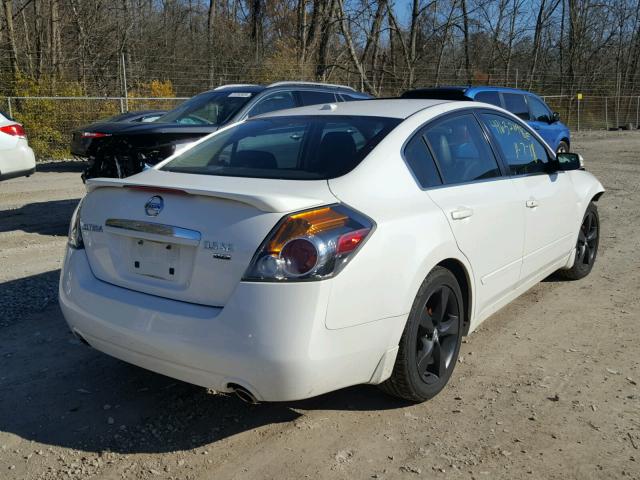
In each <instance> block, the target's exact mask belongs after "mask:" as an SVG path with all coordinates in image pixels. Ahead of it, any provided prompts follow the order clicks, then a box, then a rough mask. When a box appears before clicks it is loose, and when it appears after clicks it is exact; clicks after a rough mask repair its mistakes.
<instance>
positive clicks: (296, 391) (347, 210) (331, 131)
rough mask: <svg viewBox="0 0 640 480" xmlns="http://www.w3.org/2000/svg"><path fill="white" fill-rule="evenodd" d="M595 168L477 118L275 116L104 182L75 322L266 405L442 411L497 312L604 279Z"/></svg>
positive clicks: (82, 259)
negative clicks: (377, 391)
mask: <svg viewBox="0 0 640 480" xmlns="http://www.w3.org/2000/svg"><path fill="white" fill-rule="evenodd" d="M580 160H581V159H580V157H579V156H578V155H577V154H568V153H567V154H561V155H558V157H556V156H555V153H554V152H553V151H552V150H551V149H550V148H549V147H548V146H547V145H546V144H545V143H544V142H543V141H542V140H541V139H540V137H539V136H538V135H537V134H536V133H535V132H534V131H532V130H531V129H530V128H529V127H528V126H527V125H526V124H524V123H523V122H522V121H520V120H519V119H518V118H517V117H515V116H513V115H511V114H510V113H508V112H506V111H504V110H502V109H500V108H498V107H493V106H490V105H485V104H480V103H474V102H448V101H438V100H370V101H360V102H352V103H340V104H327V105H318V106H310V107H304V108H299V109H293V110H286V111H280V112H277V113H273V114H268V115H266V116H262V117H256V118H255V119H251V120H248V121H246V122H244V123H238V124H234V125H231V126H229V127H227V128H225V129H223V130H220V131H219V132H216V133H214V134H212V135H210V136H208V137H206V138H204V139H202V140H200V141H199V142H198V143H196V144H195V145H194V146H192V147H191V148H189V149H188V150H186V151H184V152H182V153H180V154H177V155H174V156H172V157H170V158H168V159H167V160H166V161H164V162H162V163H160V164H158V165H157V166H156V167H154V168H153V169H150V170H147V171H145V172H142V173H140V174H137V175H135V176H132V177H129V178H126V179H94V180H91V181H89V182H87V190H88V193H87V195H86V196H85V198H84V200H83V201H82V203H81V205H80V206H79V207H78V209H77V210H76V212H75V214H74V217H73V219H72V223H71V227H70V233H69V247H68V249H67V253H66V258H65V261H64V267H63V269H62V274H61V281H60V292H59V294H60V306H61V308H62V311H63V313H64V315H65V318H66V320H67V322H68V323H69V326H70V328H71V330H72V331H73V332H74V333H75V334H76V335H78V336H79V337H80V338H81V339H83V340H84V341H86V342H87V343H88V344H90V345H91V346H93V347H95V348H96V349H98V350H100V351H102V352H105V353H107V354H109V355H112V356H114V357H117V358H119V359H122V360H124V361H126V362H130V363H133V364H135V365H139V366H141V367H144V368H147V369H149V370H153V371H156V372H159V373H162V374H165V375H168V376H171V377H175V378H178V379H181V380H184V381H187V382H191V383H193V384H197V385H202V386H205V387H208V388H212V389H214V390H217V391H221V392H231V391H235V392H237V393H238V394H239V395H240V396H241V397H243V398H244V399H248V400H251V401H279V400H294V399H302V398H307V397H312V396H315V395H319V394H321V393H324V392H329V391H332V390H336V389H339V388H342V387H346V386H349V385H355V384H362V383H370V384H381V385H382V386H383V388H384V389H385V390H386V391H388V392H390V393H392V394H395V395H397V396H400V397H404V398H407V399H410V400H413V401H422V400H425V399H428V398H430V397H432V396H434V395H435V394H436V393H438V392H439V391H440V390H441V389H442V388H443V387H444V385H445V384H446V383H447V381H448V379H449V377H450V376H451V373H452V371H453V369H454V366H455V364H456V359H457V356H458V351H459V348H460V343H461V338H462V337H463V336H464V335H467V334H468V333H469V332H471V331H473V329H474V328H476V327H477V326H478V325H479V324H480V323H481V322H482V321H483V320H485V319H486V318H487V317H488V316H489V315H491V314H492V313H493V312H495V311H496V310H498V309H499V308H500V307H502V306H504V305H505V304H507V303H508V302H510V301H511V300H513V299H514V298H516V297H517V296H518V295H520V294H522V293H523V292H525V291H526V290H527V289H528V288H530V287H532V286H533V285H535V284H536V283H537V282H539V281H540V280H542V279H543V278H545V277H546V276H548V275H549V274H551V273H553V272H554V271H556V270H562V271H563V272H564V275H565V276H567V277H569V278H581V277H583V276H585V275H587V274H588V273H589V271H590V270H591V268H592V266H593V264H594V261H595V258H596V253H597V249H598V234H599V221H598V213H597V209H596V206H595V203H594V202H595V201H596V200H598V198H599V197H600V195H602V193H603V191H604V189H603V187H602V185H601V184H600V183H599V182H598V180H597V179H596V178H595V177H594V176H593V175H591V174H590V173H588V172H586V171H584V170H583V169H581V162H580Z"/></svg>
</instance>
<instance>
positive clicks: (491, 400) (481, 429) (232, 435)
mask: <svg viewBox="0 0 640 480" xmlns="http://www.w3.org/2000/svg"><path fill="white" fill-rule="evenodd" d="M574 150H576V151H580V152H581V153H583V155H584V156H585V159H586V161H587V168H588V169H589V170H591V171H592V172H594V173H595V174H596V175H597V176H598V177H599V178H600V179H601V181H602V182H603V183H604V185H605V187H606V188H607V193H606V194H605V195H604V197H603V198H602V199H601V201H600V202H599V209H600V215H601V220H602V229H603V232H602V239H601V247H600V248H601V250H600V256H599V262H598V263H597V265H596V267H595V269H594V271H593V272H592V274H591V275H590V276H589V277H588V278H586V279H584V280H582V281H579V282H562V281H560V280H558V279H556V278H554V277H551V278H549V279H547V280H546V281H544V282H542V283H540V284H539V285H537V286H536V287H535V288H533V289H532V290H530V291H529V292H528V293H526V294H525V295H523V296H522V297H520V298H519V299H518V300H516V301H515V302H513V303H512V304H511V305H509V306H507V307H505V308H504V309H502V310H501V311H500V312H498V313H497V314H495V315H494V316H493V317H492V318H490V319H489V320H487V321H486V322H485V323H484V324H483V325H482V327H481V328H480V330H478V331H476V332H475V333H474V334H472V335H471V336H470V337H468V338H467V339H466V340H465V343H464V344H463V346H462V351H461V358H460V363H459V364H458V366H457V367H456V371H455V372H454V375H453V377H452V380H451V382H450V385H449V386H448V388H447V389H446V390H445V391H443V392H442V393H441V394H440V395H439V396H438V397H436V398H435V399H433V400H431V401H430V402H427V403H424V404H421V405H410V404H406V403H402V402H398V401H396V400H394V399H391V398H388V397H386V396H384V395H383V394H382V393H380V392H379V391H378V390H377V389H376V388H374V387H370V386H361V387H354V388H349V389H345V390H342V391H339V392H335V393H332V394H327V395H323V396H321V397H318V398H314V399H311V400H307V401H302V402H292V403H284V404H280V403H279V404H263V405H257V406H251V405H245V404H243V403H241V402H240V401H239V400H237V399H235V398H234V397H226V396H220V395H213V394H211V393H208V392H206V391H205V390H204V389H201V388H198V387H194V386H191V385H188V384H184V383H182V382H178V381H175V380H172V379H170V378H166V377H163V376H160V375H157V374H154V373H151V372H147V371H145V370H142V369H139V368H137V367H134V366H130V365H127V364H125V363H123V362H120V361H118V360H115V359H112V358H109V357H107V356H105V355H103V354H100V353H99V352H96V351H94V350H91V349H89V348H87V347H85V346H83V345H81V344H79V342H77V341H76V340H75V339H74V338H73V337H72V336H71V334H70V333H69V331H68V329H67V327H66V325H65V323H64V320H63V318H62V316H61V314H60V311H59V309H58V306H57V304H56V288H57V281H58V274H59V268H60V263H61V259H62V255H63V251H64V245H65V240H66V231H67V223H68V220H69V217H70V215H71V212H72V211H73V208H74V206H75V204H76V203H77V201H78V199H79V198H80V196H81V195H82V193H83V190H84V189H83V186H82V183H81V182H80V179H79V169H78V166H77V164H74V163H68V164H67V163H62V164H55V165H48V166H45V167H44V168H43V169H42V170H43V171H41V172H39V173H37V174H35V175H34V176H33V177H31V178H24V179H14V180H10V181H7V182H3V183H1V184H0V262H1V263H0V265H1V266H2V268H0V479H3V480H4V479H7V480H13V479H16V480H17V479H85V478H104V479H114V480H115V479H121V478H135V479H147V478H154V479H155V478H159V479H203V480H204V479H211V478H220V479H227V478H238V479H249V478H256V479H262V478H273V479H285V478H286V479H288V478H295V479H300V478H332V479H333V478H344V479H352V478H407V479H411V478H436V479H440V478H442V479H450V478H451V479H453V478H468V479H471V478H476V479H484V478H486V479H494V478H505V479H511V478H536V479H537V478H544V479H555V478H557V479H562V480H566V479H570V478H576V479H585V478H587V479H589V478H602V479H610V478H635V479H639V478H640V450H639V449H640V391H639V387H638V382H639V381H640V346H639V343H638V338H640V322H639V320H640V293H639V291H640V262H639V260H638V255H637V252H638V250H639V249H640V218H639V215H638V213H637V212H638V204H639V203H640V191H639V185H640V158H639V155H638V150H640V132H600V133H592V134H582V135H577V136H576V138H575V141H574Z"/></svg>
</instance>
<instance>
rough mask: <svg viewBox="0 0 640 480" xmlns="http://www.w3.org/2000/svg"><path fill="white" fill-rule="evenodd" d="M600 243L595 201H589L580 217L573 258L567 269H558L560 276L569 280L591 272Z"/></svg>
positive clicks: (578, 278) (598, 218) (598, 219)
mask: <svg viewBox="0 0 640 480" xmlns="http://www.w3.org/2000/svg"><path fill="white" fill-rule="evenodd" d="M599 244H600V217H599V216H598V208H597V207H596V205H595V203H593V202H591V203H590V204H589V206H588V207H587V211H586V212H585V214H584V217H583V218H582V223H581V224H580V230H578V240H577V242H576V252H575V260H574V262H573V265H572V266H571V268H569V269H564V270H559V271H558V273H559V274H560V276H562V277H564V278H566V279H569V280H580V279H581V278H584V277H586V276H587V275H589V273H590V272H591V269H592V268H593V265H594V264H595V262H596V258H597V256H598V246H599Z"/></svg>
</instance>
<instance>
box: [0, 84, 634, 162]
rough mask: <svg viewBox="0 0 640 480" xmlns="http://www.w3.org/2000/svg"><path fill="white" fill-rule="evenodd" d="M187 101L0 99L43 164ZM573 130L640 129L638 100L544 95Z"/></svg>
mask: <svg viewBox="0 0 640 480" xmlns="http://www.w3.org/2000/svg"><path fill="white" fill-rule="evenodd" d="M186 98H187V97H176V98H173V97H171V98H136V97H133V98H132V97H128V98H126V97H0V111H3V112H5V113H7V114H9V115H10V116H11V117H13V118H15V119H16V120H17V121H19V122H21V123H23V124H24V126H25V128H26V129H27V134H28V136H29V143H30V145H31V146H32V148H33V149H34V150H35V152H36V154H37V157H38V159H39V160H48V159H65V158H69V157H70V153H69V145H70V141H71V133H72V132H73V130H75V129H77V128H79V127H81V126H83V125H86V124H89V123H92V122H96V121H99V120H103V119H107V118H109V117H112V116H114V115H116V114H118V113H123V112H126V111H136V110H170V109H172V108H175V107H176V106H177V105H179V104H180V103H181V102H182V101H184V100H185V99H186ZM543 98H544V100H545V101H546V102H547V104H548V105H549V107H550V108H551V109H552V110H554V111H556V112H558V113H560V116H561V119H562V121H563V122H565V123H566V124H567V125H569V127H570V128H571V130H572V131H584V130H609V129H619V128H621V129H637V128H640V96H620V97H616V96H590V95H586V96H584V97H583V98H582V99H581V100H578V98H577V96H573V95H571V96H569V95H551V96H543Z"/></svg>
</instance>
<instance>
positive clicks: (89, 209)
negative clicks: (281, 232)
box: [81, 170, 337, 306]
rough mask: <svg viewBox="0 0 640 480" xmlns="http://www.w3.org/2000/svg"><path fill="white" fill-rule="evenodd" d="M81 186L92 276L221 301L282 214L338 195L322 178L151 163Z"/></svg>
mask: <svg viewBox="0 0 640 480" xmlns="http://www.w3.org/2000/svg"><path fill="white" fill-rule="evenodd" d="M167 185H170V187H167ZM87 190H88V192H89V193H88V195H87V197H86V198H85V200H84V201H83V205H82V212H81V221H82V233H83V239H84V243H85V248H86V251H87V256H88V258H89V263H90V265H91V269H92V271H93V273H94V274H95V276H96V277H97V278H99V279H100V280H103V281H105V282H109V283H112V284H114V285H118V286H121V287H125V288H129V289H132V290H137V291H141V292H145V293H149V294H152V295H158V296H161V297H166V298H172V299H175V300H181V301H186V302H192V303H198V304H204V305H213V306H224V305H225V303H226V301H227V300H228V298H229V297H230V296H231V294H232V293H233V290H234V289H235V287H236V285H237V284H238V283H239V282H240V281H241V279H242V275H243V274H244V272H245V271H246V269H247V267H248V266H249V263H250V261H251V259H252V257H253V255H254V253H255V252H256V250H257V249H258V247H259V246H260V244H261V243H262V241H263V240H264V238H265V237H266V236H267V234H268V233H269V232H270V231H271V229H272V228H273V227H274V226H275V225H276V223H277V222H278V221H279V220H280V219H281V218H282V217H283V215H284V214H285V213H287V212H291V211H297V210H302V209H306V208H311V207H314V206H318V205H325V204H331V203H335V202H336V201H337V200H336V198H335V197H334V196H333V195H332V194H331V192H330V190H329V187H328V185H327V182H326V181H324V180H318V181H294V180H271V179H254V178H236V177H217V176H208V175H192V174H183V173H173V172H163V171H158V170H149V171H147V172H144V173H142V174H140V175H136V176H133V177H129V178H126V179H94V180H90V181H89V182H88V183H87Z"/></svg>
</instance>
